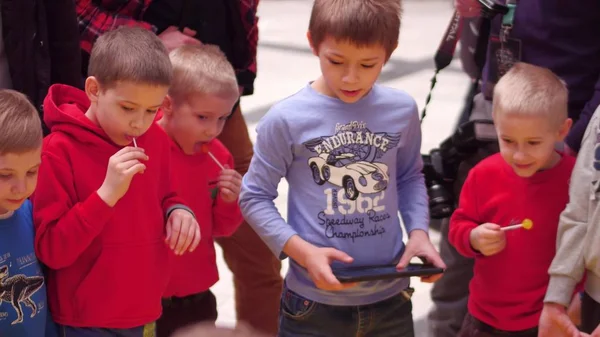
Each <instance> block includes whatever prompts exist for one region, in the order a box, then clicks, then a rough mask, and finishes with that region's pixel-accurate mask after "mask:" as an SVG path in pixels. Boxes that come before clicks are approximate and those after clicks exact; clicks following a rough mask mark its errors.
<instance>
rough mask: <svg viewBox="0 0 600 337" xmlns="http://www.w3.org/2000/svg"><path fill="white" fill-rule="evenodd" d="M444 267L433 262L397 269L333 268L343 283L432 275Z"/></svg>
mask: <svg viewBox="0 0 600 337" xmlns="http://www.w3.org/2000/svg"><path fill="white" fill-rule="evenodd" d="M443 272H444V269H443V268H438V267H435V266H434V265H432V264H422V263H411V264H409V265H408V266H407V267H406V268H404V269H400V270H398V269H396V265H385V266H364V267H348V268H337V269H333V275H335V277H336V278H337V279H338V281H340V282H341V283H350V282H363V281H374V280H387V279H394V278H401V277H412V276H430V275H435V274H441V273H443Z"/></svg>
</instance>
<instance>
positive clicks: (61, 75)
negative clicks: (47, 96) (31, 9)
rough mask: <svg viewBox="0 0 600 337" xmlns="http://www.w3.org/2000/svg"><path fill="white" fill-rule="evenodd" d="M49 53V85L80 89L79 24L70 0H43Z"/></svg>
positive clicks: (81, 78) (72, 2) (73, 5)
mask: <svg viewBox="0 0 600 337" xmlns="http://www.w3.org/2000/svg"><path fill="white" fill-rule="evenodd" d="M44 3H45V5H44V6H45V9H46V22H47V29H48V48H49V53H50V65H51V68H50V82H51V83H50V84H54V83H62V84H68V85H71V86H74V87H78V88H82V86H83V77H82V72H81V49H80V47H79V27H78V25H77V14H76V12H75V2H74V1H73V0H45V1H44Z"/></svg>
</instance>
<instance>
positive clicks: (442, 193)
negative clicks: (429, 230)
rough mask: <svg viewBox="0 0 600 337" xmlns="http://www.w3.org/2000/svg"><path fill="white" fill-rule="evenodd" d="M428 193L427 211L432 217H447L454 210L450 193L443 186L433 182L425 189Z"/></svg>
mask: <svg viewBox="0 0 600 337" xmlns="http://www.w3.org/2000/svg"><path fill="white" fill-rule="evenodd" d="M427 193H428V194H429V212H430V217H431V218H433V219H443V218H448V217H450V216H451V215H452V212H453V211H454V207H453V204H454V202H453V200H452V195H451V194H450V192H448V190H447V189H446V188H444V186H442V185H440V184H438V183H437V182H433V183H432V185H431V187H430V188H429V189H428V190H427Z"/></svg>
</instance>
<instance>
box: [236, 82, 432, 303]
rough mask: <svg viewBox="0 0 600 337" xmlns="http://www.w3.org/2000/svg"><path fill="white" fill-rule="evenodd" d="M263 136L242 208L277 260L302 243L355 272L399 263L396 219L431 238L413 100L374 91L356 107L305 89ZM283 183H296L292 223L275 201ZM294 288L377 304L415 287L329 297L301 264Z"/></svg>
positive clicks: (364, 286) (365, 286) (273, 113)
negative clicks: (291, 243)
mask: <svg viewBox="0 0 600 337" xmlns="http://www.w3.org/2000/svg"><path fill="white" fill-rule="evenodd" d="M257 132H258V138H257V140H256V143H255V150H254V151H255V154H254V158H253V160H252V163H251V165H250V169H249V171H248V173H247V174H246V175H245V176H244V180H243V186H242V193H241V196H240V205H241V208H242V212H243V213H244V216H245V218H246V219H247V220H248V223H249V224H250V225H251V226H252V227H253V228H254V230H255V231H256V232H257V233H258V234H259V235H260V236H261V237H262V239H263V240H264V241H265V242H266V244H267V245H268V246H269V248H270V249H271V250H272V251H273V253H274V254H276V255H277V256H280V257H284V255H283V254H282V250H283V247H284V245H285V244H286V242H287V241H288V240H289V239H290V238H291V237H292V236H293V235H299V236H300V237H301V238H302V239H304V240H306V241H308V242H310V243H311V244H313V245H316V246H319V247H334V248H336V249H339V250H341V251H344V252H346V253H347V254H349V255H350V256H352V257H353V258H354V262H353V265H356V266H362V265H381V264H391V263H396V262H398V260H399V258H400V254H401V252H402V251H403V248H404V244H403V241H402V229H401V227H400V221H399V217H398V211H400V214H401V216H402V220H403V223H404V224H405V228H406V230H407V232H409V233H410V232H411V231H412V230H415V229H422V230H425V231H427V230H428V216H429V214H428V199H427V192H426V188H425V185H424V180H423V176H422V174H421V169H422V161H421V155H420V147H421V130H420V123H419V119H418V111H417V105H416V104H415V102H414V100H413V99H412V98H411V97H410V96H409V95H408V94H406V93H405V92H403V91H399V90H396V89H391V88H387V87H382V86H379V85H375V86H374V87H373V89H372V90H371V91H370V92H369V93H368V94H367V95H366V96H365V97H363V98H362V99H361V100H359V101H358V102H356V103H352V104H348V103H344V102H342V101H341V100H339V99H336V98H332V97H328V96H324V95H322V94H319V93H317V92H316V91H315V90H314V89H312V88H311V87H310V85H307V86H306V87H305V88H304V89H302V90H301V91H299V92H298V93H296V94H295V95H293V96H291V97H289V98H287V99H285V100H283V101H281V102H279V103H277V104H276V105H274V106H273V107H272V108H271V110H270V111H269V112H268V113H267V114H266V115H265V117H264V118H263V119H262V120H261V121H260V123H259V126H258V128H257ZM282 178H285V179H286V180H287V182H288V184H289V198H288V219H287V222H286V221H285V220H284V219H283V218H282V217H281V215H280V213H279V212H278V211H277V209H276V208H275V204H274V202H273V200H274V199H275V198H276V197H277V186H278V184H279V182H280V180H281V179H282ZM336 266H340V263H339V262H334V265H333V267H334V268H335V267H336ZM286 283H287V286H288V287H289V288H290V289H291V290H293V291H295V292H297V293H299V294H300V295H303V296H305V297H307V298H309V299H312V300H314V301H317V302H320V303H325V304H331V305H363V304H369V303H374V302H378V301H381V300H384V299H386V298H389V297H391V296H394V295H396V294H398V293H399V292H400V291H402V290H403V289H404V288H405V287H406V286H408V280H407V279H398V280H391V281H389V280H387V281H373V282H362V283H360V284H359V286H357V287H354V288H351V289H347V290H344V291H339V292H327V291H323V290H320V289H317V288H315V286H314V283H313V282H312V281H311V280H310V278H309V276H308V274H307V272H306V270H305V269H303V268H302V267H301V266H299V265H298V264H297V263H296V262H294V261H290V270H289V273H288V275H287V277H286Z"/></svg>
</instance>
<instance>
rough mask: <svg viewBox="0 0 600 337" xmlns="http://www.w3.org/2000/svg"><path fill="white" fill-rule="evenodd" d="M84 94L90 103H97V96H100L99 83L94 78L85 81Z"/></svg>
mask: <svg viewBox="0 0 600 337" xmlns="http://www.w3.org/2000/svg"><path fill="white" fill-rule="evenodd" d="M84 89H85V93H86V95H87V97H88V98H89V99H90V102H92V103H96V102H98V96H99V95H100V83H98V80H97V79H96V78H95V77H94V76H90V77H88V78H87V79H86V80H85V88H84Z"/></svg>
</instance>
